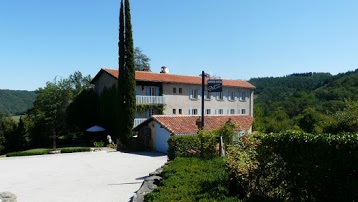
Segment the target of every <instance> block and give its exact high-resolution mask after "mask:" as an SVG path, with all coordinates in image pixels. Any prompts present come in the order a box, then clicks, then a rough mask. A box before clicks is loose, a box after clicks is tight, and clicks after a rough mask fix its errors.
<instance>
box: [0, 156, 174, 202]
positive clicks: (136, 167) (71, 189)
mask: <svg viewBox="0 0 358 202" xmlns="http://www.w3.org/2000/svg"><path fill="white" fill-rule="evenodd" d="M166 161H167V156H165V155H161V154H158V153H153V152H148V153H138V154H134V153H121V152H104V151H101V152H84V153H73V154H53V155H43V156H28V157H11V158H0V192H4V191H8V192H12V193H13V194H16V196H17V199H18V201H19V202H22V201H36V202H39V201H61V202H63V201H104V202H106V201H120V202H122V201H124V202H127V201H129V200H130V198H131V197H132V196H133V194H134V192H135V191H137V190H138V189H139V187H140V185H141V184H142V181H143V179H144V178H145V177H146V176H148V174H149V173H150V172H152V171H154V170H155V169H157V168H159V167H161V166H162V165H163V164H164V163H165V162H166Z"/></svg>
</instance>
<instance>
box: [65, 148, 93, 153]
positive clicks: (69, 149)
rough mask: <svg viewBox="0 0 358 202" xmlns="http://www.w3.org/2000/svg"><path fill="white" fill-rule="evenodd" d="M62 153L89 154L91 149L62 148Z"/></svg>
mask: <svg viewBox="0 0 358 202" xmlns="http://www.w3.org/2000/svg"><path fill="white" fill-rule="evenodd" d="M59 150H61V153H73V152H88V151H90V150H91V149H90V148H89V147H63V148H60V149H59Z"/></svg>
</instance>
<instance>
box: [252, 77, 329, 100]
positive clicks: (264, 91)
mask: <svg viewBox="0 0 358 202" xmlns="http://www.w3.org/2000/svg"><path fill="white" fill-rule="evenodd" d="M332 77H333V76H332V75H331V74H329V73H313V72H309V73H301V74H298V73H295V74H291V75H287V76H284V77H263V78H252V79H250V80H249V82H250V83H252V84H253V85H254V86H256V89H255V95H259V96H257V99H256V100H255V102H256V103H261V102H266V101H267V100H270V101H280V100H283V99H284V98H285V97H287V96H289V95H292V94H293V93H295V92H297V91H305V92H309V91H312V90H314V89H316V88H318V87H320V86H322V85H324V84H325V83H326V82H327V81H328V79H331V78H332Z"/></svg>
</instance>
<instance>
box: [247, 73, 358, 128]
mask: <svg viewBox="0 0 358 202" xmlns="http://www.w3.org/2000/svg"><path fill="white" fill-rule="evenodd" d="M250 82H251V83H252V84H254V85H255V86H256V87H257V90H256V92H255V97H256V99H255V105H254V107H255V109H254V117H255V123H254V130H256V131H260V132H265V133H270V132H279V131H284V130H303V131H305V132H308V133H316V134H318V133H339V132H357V131H358V69H357V70H355V71H351V72H347V73H342V74H338V75H335V76H332V75H330V74H327V73H306V74H292V75H289V76H286V77H276V78H274V77H270V78H254V79H251V80H250Z"/></svg>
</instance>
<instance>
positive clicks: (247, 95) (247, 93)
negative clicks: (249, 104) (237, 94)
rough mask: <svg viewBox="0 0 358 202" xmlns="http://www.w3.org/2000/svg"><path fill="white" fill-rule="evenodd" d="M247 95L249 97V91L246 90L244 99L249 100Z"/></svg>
mask: <svg viewBox="0 0 358 202" xmlns="http://www.w3.org/2000/svg"><path fill="white" fill-rule="evenodd" d="M249 97H250V91H249V92H246V100H249Z"/></svg>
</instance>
